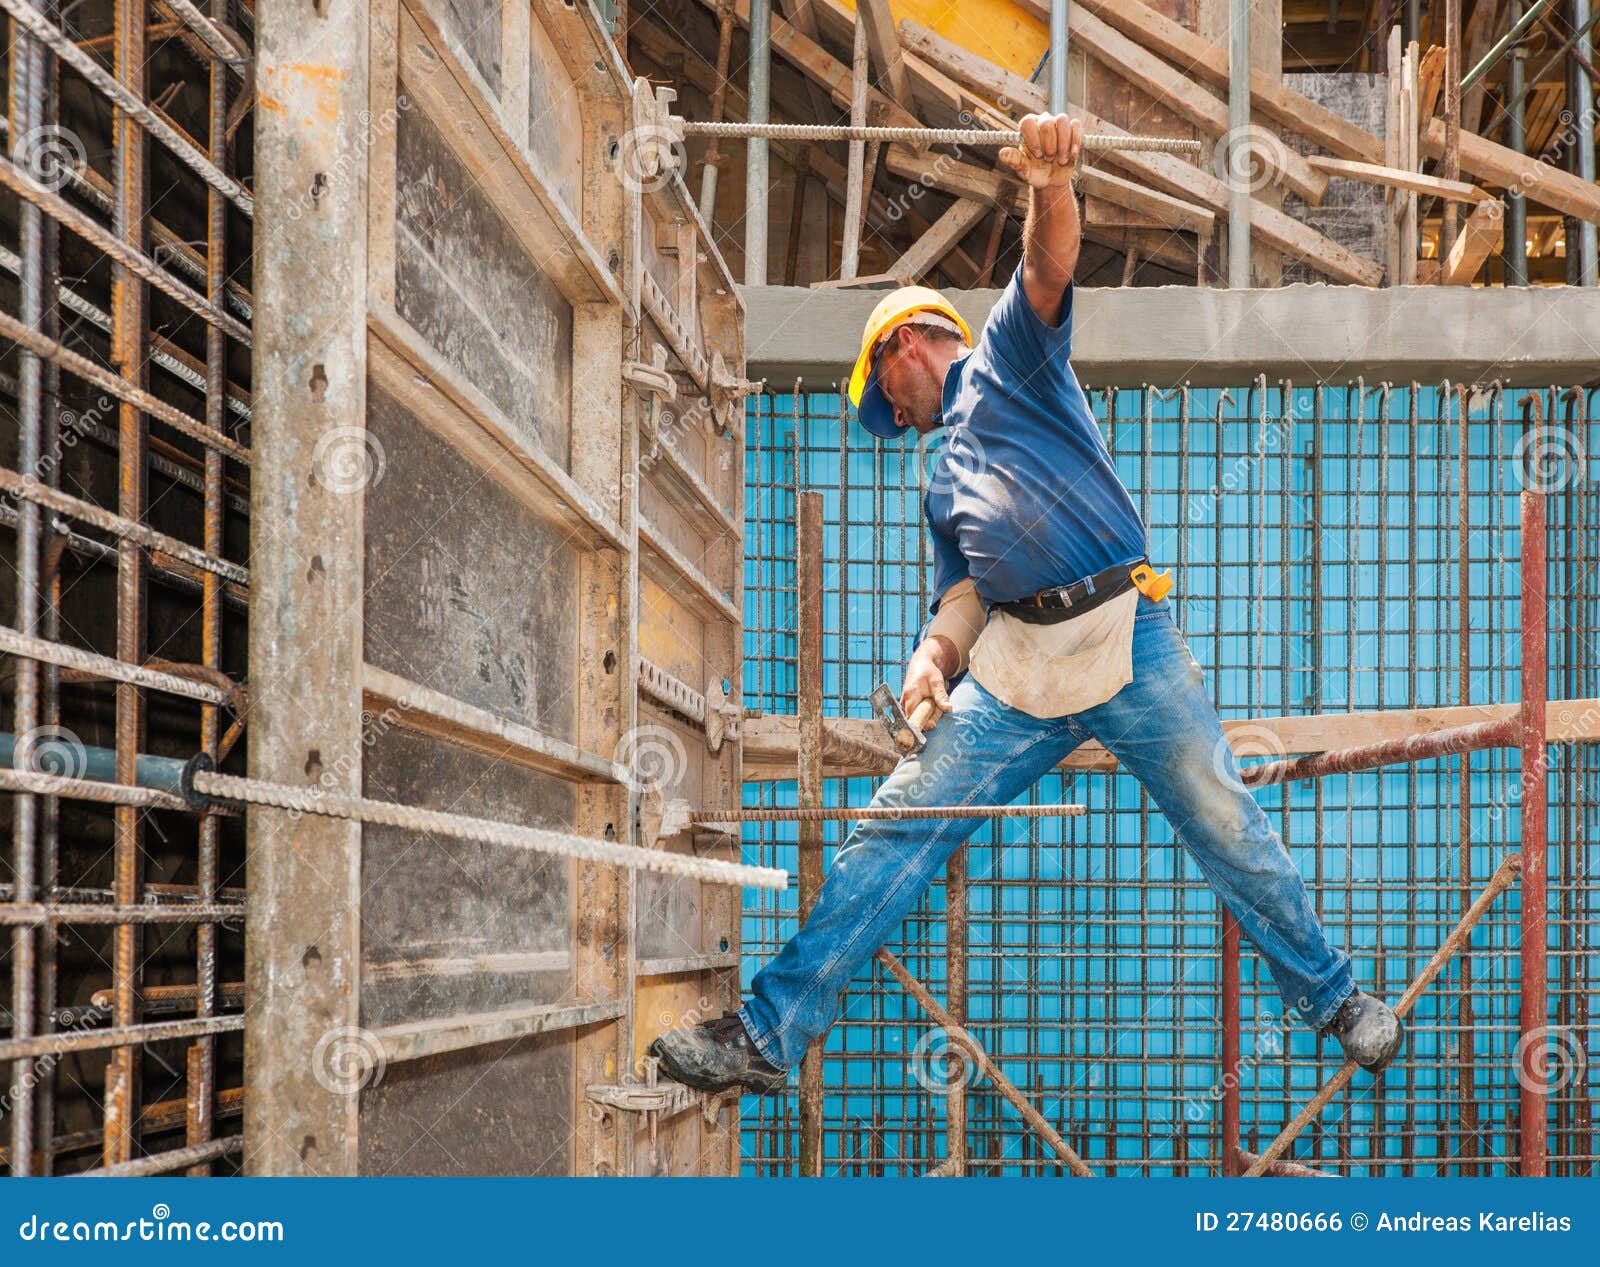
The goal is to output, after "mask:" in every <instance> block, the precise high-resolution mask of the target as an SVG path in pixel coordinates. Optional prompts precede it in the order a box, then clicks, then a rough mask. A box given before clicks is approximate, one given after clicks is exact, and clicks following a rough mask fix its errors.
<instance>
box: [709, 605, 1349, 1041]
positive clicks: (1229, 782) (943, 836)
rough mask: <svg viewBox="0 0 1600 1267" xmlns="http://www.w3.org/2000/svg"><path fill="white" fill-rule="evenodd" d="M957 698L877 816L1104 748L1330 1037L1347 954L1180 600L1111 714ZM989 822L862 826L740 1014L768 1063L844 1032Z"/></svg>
mask: <svg viewBox="0 0 1600 1267" xmlns="http://www.w3.org/2000/svg"><path fill="white" fill-rule="evenodd" d="M950 701H951V704H952V705H953V706H954V711H953V712H952V713H951V714H950V715H949V716H947V717H945V718H944V719H943V720H942V721H940V722H939V724H938V725H937V726H936V727H935V728H934V729H933V730H932V731H931V732H929V735H928V744H927V747H926V748H924V749H923V751H922V752H921V753H919V754H917V755H916V756H913V757H907V758H905V759H904V760H902V761H901V762H900V764H899V765H898V766H897V767H895V770H894V773H893V774H891V775H890V776H889V777H888V778H887V779H886V780H884V782H883V784H882V785H881V786H880V787H879V788H878V790H877V793H876V794H875V795H874V796H873V798H872V803H873V804H874V805H894V806H910V805H977V804H983V805H1006V804H1009V803H1010V802H1011V801H1013V800H1015V799H1016V798H1017V797H1018V796H1020V795H1021V794H1022V793H1023V792H1025V791H1026V790H1027V789H1028V788H1029V787H1030V786H1032V785H1033V784H1034V783H1035V782H1036V781H1037V780H1038V779H1040V778H1041V777H1043V776H1044V775H1045V774H1047V773H1049V771H1050V770H1052V769H1053V768H1054V767H1055V766H1056V765H1057V764H1058V763H1059V762H1060V761H1061V760H1062V759H1064V758H1065V757H1066V756H1067V754H1068V753H1070V752H1072V750H1073V749H1074V748H1076V747H1078V746H1079V745H1080V744H1082V743H1083V742H1084V741H1085V740H1088V739H1097V740H1099V741H1100V743H1101V744H1103V745H1104V746H1105V747H1106V748H1107V749H1108V750H1109V751H1110V752H1111V754H1112V755H1113V756H1115V757H1116V758H1117V760H1118V761H1119V762H1120V763H1121V765H1122V767H1123V768H1124V769H1126V770H1128V771H1130V772H1131V773H1132V774H1133V775H1134V777H1135V778H1137V779H1138V780H1139V782H1140V783H1141V784H1143V785H1144V788H1145V790H1146V791H1147V792H1148V793H1149V794H1150V797H1151V799H1152V800H1153V801H1155V803H1156V805H1157V806H1159V807H1160V809H1161V811H1162V813H1164V814H1165V815H1166V816H1167V821H1168V822H1170V823H1171V824H1172V828H1173V831H1174V832H1175V833H1176V834H1177V837H1178V839H1179V840H1180V841H1182V842H1183V845H1184V847H1185V848H1186V849H1187V850H1188V851H1189V852H1190V853H1191V854H1192V855H1193V856H1194V860H1195V863H1196V865H1197V866H1198V867H1199V868H1200V872H1201V874H1202V875H1203V876H1204V877H1205V879H1206V881H1207V882H1208V883H1209V884H1210V885H1211V887H1212V889H1213V890H1215V892H1216V894H1217V896H1218V897H1219V898H1220V899H1221V900H1222V902H1223V903H1224V904H1225V905H1226V906H1227V908H1228V909H1229V910H1230V911H1231V912H1232V913H1233V914H1234V916H1235V917H1236V918H1237V919H1238V921H1239V924H1240V926H1241V927H1242V928H1243V930H1244V932H1245V933H1246V935H1248V936H1249V938H1250V940H1251V941H1252V942H1253V943H1254V944H1255V947H1256V949H1257V950H1258V951H1259V952H1260V954H1261V956H1262V957H1263V958H1264V959H1265V960H1266V961H1267V964H1268V965H1269V966H1270V968H1271V969H1272V975H1273V979H1274V980H1275V982H1276V983H1277V986H1278V990H1279V992H1280V993H1281V994H1282V995H1283V999H1284V1004H1285V1007H1286V1008H1289V1009H1292V1010H1293V1011H1295V1012H1296V1013H1297V1014H1298V1015H1299V1016H1300V1018H1301V1019H1302V1020H1303V1021H1304V1022H1305V1023H1306V1024H1308V1025H1310V1026H1311V1027H1312V1028H1314V1029H1320V1028H1321V1027H1322V1026H1323V1025H1325V1024H1326V1023H1327V1022H1328V1021H1329V1020H1331V1019H1332V1017H1333V1014H1334V1013H1335V1012H1336V1011H1338V1008H1339V1005H1340V1004H1341V1003H1343V1002H1344V1000H1345V999H1346V998H1348V997H1349V996H1350V994H1351V993H1352V992H1353V991H1354V989H1355V983H1354V981H1353V979H1352V977H1351V975H1350V959H1349V956H1347V955H1346V954H1344V952H1342V951H1340V950H1336V949H1334V948H1333V947H1332V946H1331V945H1329V944H1328V939H1327V936H1326V934H1325V933H1324V932H1323V930H1322V925H1321V923H1320V922H1319V921H1318V919H1317V915H1316V912H1315V911H1314V910H1312V907H1311V900H1310V897H1309V896H1308V895H1307V893H1306V886H1305V882H1304V881H1303V880H1302V879H1301V878H1300V873H1299V871H1298V870H1296V869H1295V865H1294V863H1293V862H1292V861H1291V860H1290V858H1289V854H1288V851H1287V850H1286V849H1284V847H1283V842H1282V841H1281V840H1279V838H1278V834H1277V833H1276V832H1275V831H1273V830H1272V826H1271V824H1270V823H1268V821H1267V816H1266V814H1264V813H1263V812H1262V810H1261V807H1260V806H1259V805H1257V804H1256V802H1255V800H1254V798H1253V797H1251V795H1250V793H1249V792H1248V791H1246V790H1245V787H1244V785H1243V783H1242V782H1241V781H1240V779H1239V774H1238V767H1237V766H1236V765H1235V764H1234V759H1233V752H1232V749H1230V748H1229V747H1228V744H1227V741H1226V740H1225V739H1224V738H1223V734H1222V726H1221V724H1220V723H1219V722H1218V720H1217V714H1216V710H1215V709H1214V708H1213V707H1212V705H1211V697H1210V695H1209V694H1208V693H1207V691H1206V686H1205V679H1204V677H1203V675H1202V674H1201V672H1200V666H1199V665H1198V664H1196V663H1195V660H1194V657H1193V656H1192V655H1190V654H1189V648H1188V646H1187V645H1186V644H1185V642H1184V640H1183V635H1182V634H1180V633H1179V632H1178V629H1177V626H1176V625H1174V624H1173V622H1172V615H1171V612H1170V609H1169V606H1168V604H1167V603H1166V602H1164V601H1163V602H1160V603H1151V602H1149V601H1148V600H1146V599H1143V598H1141V599H1140V601H1139V611H1138V614H1137V615H1136V616H1135V618H1134V635H1133V681H1132V682H1130V683H1129V684H1128V685H1127V686H1124V687H1123V688H1122V690H1120V691H1119V692H1117V694H1116V695H1114V696H1113V697H1112V698H1111V699H1109V700H1107V701H1106V702H1105V703H1104V704H1100V705H1097V706H1096V707H1094V708H1090V709H1086V710H1084V711H1083V712H1081V713H1076V714H1074V715H1072V716H1069V717H1058V718H1053V719H1050V720H1044V721H1042V720H1040V719H1039V718H1037V717H1033V716H1030V715H1029V714H1027V713H1024V712H1021V711H1020V710H1018V709H1015V708H1011V707H1008V706H1007V705H1005V704H1002V703H1001V702H1000V701H999V700H998V699H996V698H995V697H994V696H993V695H991V694H989V692H988V691H986V690H984V688H983V687H982V686H981V685H980V684H979V683H978V682H977V681H975V680H974V679H973V678H972V677H971V676H970V675H969V676H968V677H967V678H966V679H965V680H963V681H962V682H961V684H960V685H959V686H957V687H956V688H955V690H954V691H952V692H951V697H950ZM981 821H982V820H979V819H901V820H895V821H876V822H864V823H861V824H859V825H858V826H857V827H856V829H855V830H854V831H853V832H851V833H850V836H849V838H848V839H847V840H846V841H845V843H844V845H843V847H842V848H841V849H840V850H839V852H838V855H837V856H836V857H835V859H834V863H833V867H832V869H831V870H830V871H829V873H828V877H827V881H826V882H825V883H824V884H823V886H822V891H821V893H820V894H819V895H818V897H817V904H816V906H815V907H814V908H813V909H812V912H811V918H810V919H808V920H807V921H806V923H805V927H803V928H802V929H801V930H800V931H799V932H798V933H796V934H795V935H794V937H792V938H791V939H790V940H789V942H788V943H787V944H786V945H785V946H784V947H783V949H782V950H780V951H779V952H778V954H777V956H776V957H775V958H774V959H773V960H772V961H771V962H770V963H768V964H767V965H766V967H764V968H762V970H761V971H760V972H758V973H757V974H756V976H755V980H754V981H753V982H752V983H751V997H750V998H749V999H748V1000H747V1001H746V1003H745V1005H744V1006H743V1007H742V1008H741V1009H740V1011H739V1016H740V1018H741V1019H742V1020H743V1021H744V1024H745V1028H746V1029H747V1030H749V1031H750V1035H751V1037H752V1038H753V1039H754V1040H755V1044H756V1046H757V1047H758V1048H759V1049H760V1050H761V1053H762V1054H763V1055H764V1056H766V1058H767V1059H768V1060H770V1061H771V1062H772V1063H773V1064H775V1065H777V1066H778V1067H779V1068H785V1069H787V1068H791V1067H793V1066H794V1065H797V1064H799V1063H800V1057H801V1056H803V1055H804V1054H805V1051H806V1047H807V1045H808V1044H809V1043H810V1042H811V1040H812V1039H814V1038H816V1037H818V1036H819V1035H821V1034H823V1033H825V1032H826V1031H827V1029H828V1026H829V1025H831V1024H832V1023H833V1019H834V1014H835V1011H836V1009H837V1007H838V1002H839V995H840V993H841V991H843V989H844V988H845V986H846V985H848V984H849V982H850V980H851V978H852V977H854V976H855V975H856V973H857V972H859V971H860V970H861V968H862V965H863V964H865V963H866V961H867V960H868V959H869V958H870V957H871V956H872V955H873V954H874V953H875V952H876V951H877V949H878V947H880V946H882V945H883V944H884V942H886V941H887V940H888V939H889V938H890V936H891V935H892V934H893V933H894V932H895V931H896V930H897V929H898V928H899V927H900V925H901V923H902V921H904V919H905V917H906V915H907V914H908V913H909V912H910V910H911V908H912V907H913V906H915V905H916V903H917V900H918V899H919V898H920V897H921V896H922V894H923V892H924V891H925V890H926V889H927V887H928V885H929V883H930V882H931V881H932V880H933V878H934V877H935V876H936V875H937V874H939V872H940V870H941V869H942V868H943V867H944V864H945V860H946V859H948V858H949V857H950V855H951V854H952V853H954V852H955V851H956V850H957V849H958V848H960V847H961V845H962V844H963V843H964V842H965V841H966V840H967V838H968V837H969V836H970V835H971V834H972V833H973V831H974V830H975V829H976V828H977V827H978V825H979V824H980V822H981ZM1286 1014H1287V1013H1286Z"/></svg>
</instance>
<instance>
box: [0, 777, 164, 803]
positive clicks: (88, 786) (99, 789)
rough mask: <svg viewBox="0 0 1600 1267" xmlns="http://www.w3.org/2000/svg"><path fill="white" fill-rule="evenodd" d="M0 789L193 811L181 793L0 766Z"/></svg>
mask: <svg viewBox="0 0 1600 1267" xmlns="http://www.w3.org/2000/svg"><path fill="white" fill-rule="evenodd" d="M0 792H22V793H27V794H31V795H33V796H60V797H64V798H66V799H67V800H69V801H94V802H95V803H97V804H100V805H132V806H134V807H135V808H136V809H171V810H179V811H184V812H188V813H193V812H194V811H193V807H192V806H190V804H189V802H188V801H186V800H184V798H183V797H181V796H177V795H174V794H173V793H171V792H159V791H157V790H156V789H155V788H150V787H129V786H128V785H127V784H125V783H97V782H95V781H94V780H93V779H68V778H63V777H62V776H61V775H59V774H40V773H39V772H38V771H37V770H0Z"/></svg>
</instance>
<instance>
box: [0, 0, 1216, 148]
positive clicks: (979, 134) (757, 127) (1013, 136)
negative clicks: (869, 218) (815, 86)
mask: <svg viewBox="0 0 1600 1267" xmlns="http://www.w3.org/2000/svg"><path fill="white" fill-rule="evenodd" d="M7 2H12V3H14V2H15V0H7ZM683 131H684V135H686V136H725V137H746V138H749V137H767V138H769V139H771V140H774V141H878V142H887V143H890V144H892V143H894V142H897V141H900V142H909V143H911V144H914V145H972V146H980V145H988V146H1001V145H1021V144H1022V133H1021V132H1004V131H999V130H997V129H993V128H909V127H907V128H891V127H867V126H863V127H853V126H851V125H850V124H848V123H697V122H694V121H692V120H687V119H686V120H684V123H683ZM1083 148H1084V150H1085V151H1095V150H1142V151H1146V152H1149V153H1156V154H1198V153H1200V142H1199V141H1191V140H1186V139H1184V138H1183V137H1176V136H1110V135H1106V134H1104V133H1099V132H1091V133H1089V134H1088V135H1087V136H1085V137H1084V138H1083Z"/></svg>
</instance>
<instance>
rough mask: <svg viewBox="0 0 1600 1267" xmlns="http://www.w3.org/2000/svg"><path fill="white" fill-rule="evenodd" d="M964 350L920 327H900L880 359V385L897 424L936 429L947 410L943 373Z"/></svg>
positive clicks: (923, 432) (918, 429)
mask: <svg viewBox="0 0 1600 1267" xmlns="http://www.w3.org/2000/svg"><path fill="white" fill-rule="evenodd" d="M960 351H961V344H960V343H959V342H958V341H957V340H955V339H936V338H929V337H928V336H927V335H925V334H924V333H923V332H922V331H921V330H913V329H902V330H897V331H895V332H894V334H893V335H892V336H891V341H890V343H889V345H888V346H887V347H885V348H884V350H883V353H882V355H881V356H880V357H879V359H878V386H879V387H881V388H882V389H883V394H884V396H885V398H887V400H888V401H889V403H890V404H891V405H893V406H894V420H895V424H896V425H897V426H900V427H913V428H915V429H916V432H917V434H918V435H927V434H928V433H929V432H930V431H934V430H937V429H938V427H939V425H940V422H939V415H940V413H941V412H942V411H943V409H944V376H945V372H946V371H947V370H948V369H949V368H950V362H951V361H953V360H955V358H956V356H957V354H958V353H959V352H960Z"/></svg>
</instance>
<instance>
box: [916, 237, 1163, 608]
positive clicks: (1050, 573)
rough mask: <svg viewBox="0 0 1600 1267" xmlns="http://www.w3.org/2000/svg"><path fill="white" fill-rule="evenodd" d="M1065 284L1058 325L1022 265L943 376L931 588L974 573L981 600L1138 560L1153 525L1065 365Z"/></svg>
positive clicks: (1068, 301)
mask: <svg viewBox="0 0 1600 1267" xmlns="http://www.w3.org/2000/svg"><path fill="white" fill-rule="evenodd" d="M1072 293H1073V291H1072V287H1070V286H1069V287H1068V288H1067V292H1066V296H1065V298H1063V300H1062V301H1061V312H1060V314H1059V319H1058V320H1057V322H1056V324H1055V325H1054V326H1050V325H1046V324H1045V323H1044V322H1043V321H1041V320H1039V316H1038V314H1037V313H1035V312H1034V310H1033V308H1032V307H1031V306H1030V305H1029V303H1028V296H1027V294H1026V292H1025V291H1024V290H1023V289H1022V270H1021V268H1020V267H1019V268H1018V269H1017V271H1016V273H1015V274H1014V275H1013V276H1012V278H1011V284H1010V285H1008V286H1007V287H1006V288H1005V292H1004V293H1003V294H1002V295H1001V296H1000V301H999V303H997V304H995V306H994V310H993V311H992V312H990V314H989V321H988V324H987V325H985V326H984V329H983V335H982V336H981V337H980V338H979V340H978V344H977V346H976V347H975V348H973V349H972V351H971V352H969V353H967V354H966V355H965V356H964V357H962V358H961V359H960V360H958V361H956V362H954V363H953V364H952V365H951V366H950V370H949V373H948V374H946V376H945V380H944V414H943V418H944V437H943V445H942V447H941V450H940V454H939V460H938V461H937V462H936V463H935V464H934V467H933V471H932V473H931V474H930V476H929V480H928V490H927V493H926V495H925V496H924V497H923V501H922V509H923V514H924V515H926V517H927V520H928V528H929V530H930V531H931V533H932V536H933V563H934V581H933V593H934V595H935V597H936V598H937V596H939V595H942V594H944V593H945V592H946V591H947V590H949V588H950V587H951V586H952V585H954V584H955V583H956V582H958V581H960V580H962V579H963V578H965V577H967V576H971V577H972V579H973V582H974V583H975V584H976V585H977V588H978V594H979V596H980V597H981V598H983V599H984V600H985V601H986V602H988V603H1008V602H1013V601H1015V600H1016V599H1019V598H1024V597H1026V596H1027V595H1029V594H1036V593H1038V592H1039V591H1040V590H1042V589H1049V588H1052V587H1054V586H1058V585H1070V584H1071V583H1072V582H1074V581H1079V580H1082V579H1083V578H1084V577H1086V576H1092V575H1094V574H1095V573H1096V572H1103V571H1105V570H1106V569H1107V568H1111V567H1119V566H1121V565H1122V564H1124V563H1133V562H1135V561H1137V560H1138V559H1141V558H1143V557H1144V556H1145V554H1146V553H1147V552H1148V550H1149V546H1148V534H1147V533H1146V532H1145V526H1144V523H1143V522H1142V521H1141V520H1140V518H1139V512H1138V511H1137V510H1136V509H1135V508H1134V505H1133V498H1132V497H1130V496H1129V495H1128V490H1127V489H1126V488H1125V487H1123V484H1122V481H1121V480H1120V479H1119V478H1118V477H1117V472H1116V468H1115V467H1114V466H1113V465H1112V462H1111V455H1110V453H1108V452H1107V451H1106V445H1105V440H1104V439H1103V438H1102V437H1101V435H1100V428H1099V426H1098V425H1097V424H1096V423H1095V420H1094V415H1093V413H1091V412H1090V410H1089V402H1088V400H1087V399H1085V397H1084V394H1083V389H1082V388H1081V387H1079V386H1078V378H1077V375H1075V374H1074V373H1073V372H1072V366H1071V365H1069V364H1068V363H1067V357H1068V355H1069V354H1070V352H1071V348H1072Z"/></svg>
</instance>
